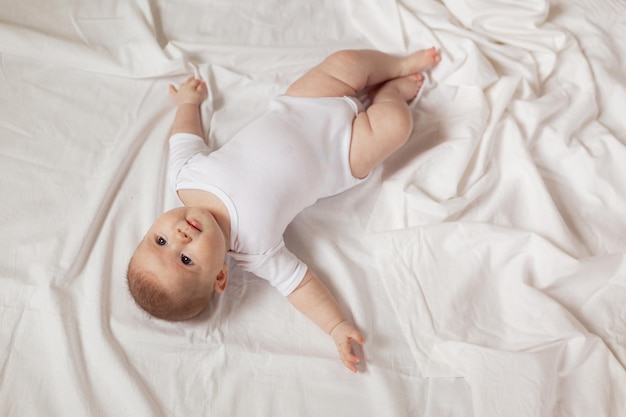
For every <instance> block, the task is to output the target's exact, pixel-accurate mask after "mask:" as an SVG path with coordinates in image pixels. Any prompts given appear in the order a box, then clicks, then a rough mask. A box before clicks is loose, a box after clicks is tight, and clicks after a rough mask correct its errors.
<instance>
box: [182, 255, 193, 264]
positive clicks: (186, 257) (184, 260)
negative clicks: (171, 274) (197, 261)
mask: <svg viewBox="0 0 626 417" xmlns="http://www.w3.org/2000/svg"><path fill="white" fill-rule="evenodd" d="M180 260H181V261H182V262H183V263H184V264H185V265H193V262H192V261H191V258H189V257H188V256H185V255H181V256H180Z"/></svg>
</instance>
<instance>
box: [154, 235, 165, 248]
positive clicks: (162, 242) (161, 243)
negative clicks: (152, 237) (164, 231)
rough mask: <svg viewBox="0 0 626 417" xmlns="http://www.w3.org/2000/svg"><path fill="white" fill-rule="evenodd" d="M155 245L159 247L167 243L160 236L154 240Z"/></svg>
mask: <svg viewBox="0 0 626 417" xmlns="http://www.w3.org/2000/svg"><path fill="white" fill-rule="evenodd" d="M156 243H157V245H159V246H163V245H165V244H166V243H167V240H165V239H163V238H162V237H161V236H159V237H157V239H156Z"/></svg>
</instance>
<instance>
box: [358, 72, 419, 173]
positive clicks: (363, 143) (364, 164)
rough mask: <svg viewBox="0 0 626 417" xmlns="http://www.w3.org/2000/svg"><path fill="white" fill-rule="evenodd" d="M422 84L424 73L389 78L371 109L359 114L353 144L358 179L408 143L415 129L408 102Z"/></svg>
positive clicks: (375, 94)
mask: <svg viewBox="0 0 626 417" xmlns="http://www.w3.org/2000/svg"><path fill="white" fill-rule="evenodd" d="M422 83H423V77H422V76H421V75H420V74H411V75H407V76H404V77H400V78H396V79H393V80H390V81H387V82H386V83H384V84H383V85H382V87H380V89H378V90H377V91H376V92H375V93H374V95H373V97H372V105H371V106H370V107H369V108H368V109H367V111H366V112H364V113H359V115H358V116H357V118H356V119H355V121H354V124H353V126H352V142H351V144H350V169H351V170H352V175H354V176H355V177H356V178H364V177H366V176H367V175H368V174H369V173H370V171H371V170H372V169H374V168H375V167H376V166H378V165H380V164H381V163H382V162H383V161H384V160H385V159H387V158H388V157H389V156H390V155H391V154H392V153H394V152H395V151H396V150H397V149H398V148H400V147H401V146H402V145H404V144H405V143H406V141H407V139H408V138H409V136H410V135H411V132H412V131H413V116H412V115H411V112H410V110H409V107H408V105H407V102H408V101H411V100H412V99H413V98H415V96H417V93H418V92H419V89H420V88H421V86H422Z"/></svg>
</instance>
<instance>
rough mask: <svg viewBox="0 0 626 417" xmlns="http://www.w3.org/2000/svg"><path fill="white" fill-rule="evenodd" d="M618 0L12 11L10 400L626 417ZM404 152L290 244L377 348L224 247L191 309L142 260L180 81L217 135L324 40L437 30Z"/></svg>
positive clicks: (3, 164)
mask: <svg viewBox="0 0 626 417" xmlns="http://www.w3.org/2000/svg"><path fill="white" fill-rule="evenodd" d="M624 16H626V3H625V2H624V1H623V0H605V1H602V2H597V1H595V0H567V1H566V0H551V1H547V0H528V1H524V2H512V1H511V2H503V1H496V0H473V1H464V0H444V1H435V0H415V1H390V0H389V1H382V0H364V1H361V2H336V1H333V0H314V1H308V2H290V1H286V0H263V1H253V0H241V1H237V2H229V1H216V0H211V1H206V2H201V1H196V0H172V1H159V0H136V1H133V2H128V1H122V0H110V1H109V0H107V1H105V0H94V1H90V2H82V1H81V2H62V1H60V2H50V1H44V0H26V1H18V0H9V1H4V2H2V3H0V196H1V198H0V225H1V226H0V227H1V229H0V230H1V231H2V233H1V235H2V239H0V254H1V255H0V415H2V416H20V417H31V416H33V417H34V416H44V415H45V416H246V417H247V416H288V415H289V416H437V417H445V416H450V417H469V416H476V417H485V416H486V417H495V416H507V417H512V416H521V417H529V416H568V417H574V416H580V417H590V416H593V417H602V416H611V417H623V416H626V397H625V396H624V393H625V392H626V369H625V365H626V258H625V253H626V215H625V214H624V213H625V210H624V209H625V208H626V146H625V145H626V122H625V120H626V119H625V116H624V111H625V109H626V87H625V86H626V70H624V68H625V65H626V18H625V17H624ZM433 45H434V46H436V47H437V48H439V50H440V52H441V54H442V62H441V63H440V64H439V65H438V67H437V68H435V69H434V70H432V71H429V72H428V73H426V74H425V76H426V83H425V86H424V88H423V91H422V93H421V97H420V99H419V100H418V102H417V103H416V104H415V105H414V107H412V111H413V114H414V116H415V129H414V132H413V134H412V136H411V139H410V140H409V143H408V144H407V145H406V146H405V148H403V150H402V151H400V152H398V153H397V154H395V155H394V156H392V157H391V158H390V159H389V160H388V161H386V163H385V164H384V165H383V166H382V167H380V169H378V170H377V171H375V172H374V173H373V174H372V176H371V178H370V179H369V180H368V181H367V182H365V183H363V184H361V185H359V186H357V187H356V188H353V189H351V190H349V191H348V192H346V193H344V194H342V195H340V196H336V197H333V198H329V199H325V200H321V201H319V202H318V203H317V204H316V205H315V206H313V207H311V208H308V209H306V210H305V211H304V212H302V213H301V214H300V215H299V216H298V217H297V218H296V219H295V220H294V222H293V223H292V224H291V225H290V227H289V228H288V229H287V232H286V234H285V240H286V242H287V246H288V247H289V248H290V249H291V250H292V251H293V252H294V253H295V254H296V255H298V256H299V257H300V258H301V259H302V260H304V261H305V262H306V263H308V264H309V265H310V266H311V267H313V268H314V269H315V270H316V271H317V273H318V275H319V276H320V278H321V280H322V281H323V282H324V283H325V284H326V285H327V286H328V287H329V288H330V289H331V291H332V292H333V293H334V294H335V296H336V297H337V299H338V301H339V303H340V304H341V306H342V308H343V309H344V311H345V313H346V314H347V316H348V317H349V319H350V320H351V321H353V322H354V323H355V324H356V325H357V326H358V327H359V329H360V330H361V331H362V333H363V334H364V336H365V338H366V341H367V342H366V344H365V346H364V348H363V349H362V350H359V351H358V354H359V355H360V356H361V357H362V358H363V363H362V365H361V366H360V368H359V370H360V372H359V373H358V374H356V375H353V374H351V373H350V372H349V371H347V370H346V369H345V368H344V367H343V365H342V364H341V362H340V361H339V360H338V358H337V355H336V352H335V347H334V344H333V342H332V340H331V339H330V338H329V337H327V336H326V335H324V334H323V333H322V332H321V331H320V330H318V329H317V328H316V327H315V326H314V325H313V324H312V323H310V322H309V321H308V320H307V319H306V318H304V317H303V316H301V315H300V314H299V313H297V312H296V311H295V310H294V309H293V308H292V307H290V306H289V304H288V303H287V301H286V300H285V299H284V298H283V297H282V296H280V295H279V294H278V293H277V292H276V291H275V290H274V289H272V288H271V287H269V285H268V284H267V283H266V282H265V281H263V280H260V279H258V278H255V277H253V276H251V275H249V274H247V273H244V272H242V271H241V270H239V269H238V268H237V267H236V266H235V265H230V268H231V279H230V285H229V288H228V291H227V292H226V293H225V294H224V295H222V296H221V297H219V298H216V299H215V303H214V304H212V305H211V307H210V308H209V309H208V310H207V311H206V312H204V313H203V314H202V315H201V316H199V317H197V318H196V319H193V320H191V321H188V322H184V323H167V322H163V321H159V320H155V319H151V318H149V317H148V316H147V315H146V314H145V313H143V312H142V311H140V310H139V309H138V308H137V307H136V306H135V305H134V303H133V301H132V299H131V297H130V295H129V293H128V290H127V287H126V282H125V271H126V265H127V263H128V260H129V257H130V255H131V254H132V252H133V250H134V247H135V246H136V244H137V243H138V242H139V240H140V239H141V237H142V236H143V234H144V233H145V231H146V230H147V228H148V226H149V225H150V224H151V223H152V221H153V220H154V218H155V217H156V216H158V215H159V214H160V213H161V212H162V211H163V210H165V209H167V208H171V207H174V206H175V205H176V201H175V199H174V196H173V195H172V194H171V192H170V191H169V190H168V187H167V184H166V181H165V166H166V161H167V147H166V139H167V136H168V131H169V129H170V127H171V123H172V121H173V118H174V112H175V108H174V105H173V103H172V102H171V99H170V98H169V96H168V94H167V87H168V85H169V84H170V83H174V84H177V83H180V82H182V81H183V80H184V79H185V78H186V77H188V76H189V75H190V74H194V75H196V76H198V77H201V78H202V79H204V80H206V81H207V83H208V87H209V92H210V97H209V100H207V101H206V102H205V103H204V105H203V108H202V111H203V121H204V128H205V131H206V132H207V138H208V139H207V141H208V143H209V146H211V147H213V148H217V147H219V146H220V145H222V144H224V143H226V142H227V141H228V140H229V138H230V137H231V136H232V135H233V134H234V133H235V132H236V131H237V130H238V129H239V128H240V127H242V126H243V125H244V124H246V123H247V122H249V121H251V120H252V119H254V118H255V117H256V116H258V115H259V114H260V112H261V111H263V109H264V107H265V106H266V105H267V103H268V101H269V99H270V98H271V97H272V96H275V95H278V94H281V93H283V92H284V90H285V89H286V87H287V86H288V85H289V83H290V82H292V81H293V80H295V79H296V78H297V77H298V76H300V75H301V74H302V73H303V72H304V71H306V70H307V69H308V68H310V67H311V66H313V65H315V64H317V63H318V62H319V61H320V60H321V59H323V58H324V57H325V56H327V55H328V54H330V53H331V52H333V51H336V50H339V49H346V48H376V49H380V50H383V51H385V52H390V53H397V54H405V53H408V52H410V51H413V50H416V49H422V48H427V47H430V46H433Z"/></svg>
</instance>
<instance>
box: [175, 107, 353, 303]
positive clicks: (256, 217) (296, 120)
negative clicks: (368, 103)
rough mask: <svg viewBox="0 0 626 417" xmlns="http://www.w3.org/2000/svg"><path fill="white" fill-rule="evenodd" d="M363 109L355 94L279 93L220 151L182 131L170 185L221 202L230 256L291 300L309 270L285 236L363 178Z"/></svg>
mask: <svg viewBox="0 0 626 417" xmlns="http://www.w3.org/2000/svg"><path fill="white" fill-rule="evenodd" d="M360 110H361V107H360V103H359V102H358V100H355V99H352V98H348V97H327V98H307V97H289V96H280V97H277V98H275V99H273V100H272V101H271V102H270V106H269V109H268V110H267V111H266V112H265V113H264V114H263V115H262V116H261V117H259V118H258V119H256V120H255V121H253V122H252V123H250V124H249V125H247V126H246V127H244V128H243V129H242V130H241V131H240V132H239V133H237V134H236V135H235V136H234V137H233V138H232V139H231V140H230V141H228V142H227V143H226V144H225V145H224V146H222V147H221V148H219V149H218V150H216V151H214V152H210V151H209V149H208V147H207V146H206V145H205V143H204V141H203V140H202V138H200V137H199V136H196V135H192V134H186V133H179V134H175V135H173V136H172V137H171V138H170V162H169V174H168V175H169V180H170V185H171V186H172V188H173V189H174V190H175V191H178V190H184V189H194V190H203V191H207V192H210V193H213V194H215V195H216V196H217V197H219V198H220V199H221V200H222V202H223V203H224V205H225V206H226V207H227V209H228V213H229V215H230V224H231V230H230V251H229V254H230V255H231V256H232V257H233V258H234V259H235V261H236V262H237V263H238V265H240V266H241V267H242V268H243V269H244V270H246V271H250V272H252V273H254V274H255V275H257V276H259V277H261V278H264V279H266V280H268V281H269V282H270V284H271V285H273V286H274V287H275V288H276V289H278V291H279V292H280V293H281V294H283V295H289V294H290V293H291V292H292V291H293V290H294V289H295V288H296V287H297V286H298V284H299V283H300V282H301V280H302V278H303V277H304V274H305V273H306V269H307V267H306V265H305V264H304V263H303V262H302V261H300V260H299V259H298V258H297V257H296V256H295V255H293V254H292V253H291V252H289V251H288V250H287V248H286V247H285V244H284V241H283V233H284V232H285V229H286V228H287V226H288V225H289V223H290V222H291V221H292V220H293V219H294V217H295V216H296V215H297V214H298V213H299V212H300V211H302V210H303V209H304V208H306V207H308V206H310V205H312V204H313V203H315V202H316V201H317V200H318V199H320V198H323V197H329V196H332V195H334V194H338V193H340V192H342V191H344V190H346V189H347V188H349V187H351V186H353V185H356V184H358V183H359V182H361V181H362V180H360V179H356V178H354V177H353V176H352V174H351V171H350V165H349V151H350V137H351V134H352V121H353V120H354V118H355V117H356V115H357V114H358V112H359V111H360Z"/></svg>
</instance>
